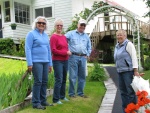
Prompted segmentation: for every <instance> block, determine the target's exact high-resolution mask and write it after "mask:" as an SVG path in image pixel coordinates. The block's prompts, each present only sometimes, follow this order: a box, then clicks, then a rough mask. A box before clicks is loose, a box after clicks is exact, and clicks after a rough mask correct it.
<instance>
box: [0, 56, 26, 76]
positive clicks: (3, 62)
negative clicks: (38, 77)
mask: <svg viewBox="0 0 150 113" xmlns="http://www.w3.org/2000/svg"><path fill="white" fill-rule="evenodd" d="M26 69H27V65H26V61H21V60H12V59H6V58H0V70H1V71H0V75H2V74H3V73H5V74H6V75H8V74H10V73H19V72H20V71H21V72H25V70H26Z"/></svg>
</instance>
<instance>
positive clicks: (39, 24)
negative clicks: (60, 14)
mask: <svg viewBox="0 0 150 113" xmlns="http://www.w3.org/2000/svg"><path fill="white" fill-rule="evenodd" d="M36 27H37V28H38V29H39V30H40V31H44V30H45V28H46V22H45V20H43V19H39V20H38V22H37V23H36Z"/></svg>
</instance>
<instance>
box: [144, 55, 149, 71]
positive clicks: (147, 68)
mask: <svg viewBox="0 0 150 113" xmlns="http://www.w3.org/2000/svg"><path fill="white" fill-rule="evenodd" d="M144 69H145V70H150V57H147V58H146V59H145V63H144Z"/></svg>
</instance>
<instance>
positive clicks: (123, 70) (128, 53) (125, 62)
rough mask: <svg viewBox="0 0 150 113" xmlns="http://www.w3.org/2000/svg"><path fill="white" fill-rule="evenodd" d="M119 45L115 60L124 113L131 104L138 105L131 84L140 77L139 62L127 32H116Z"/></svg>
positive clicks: (117, 45)
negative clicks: (134, 77) (135, 77)
mask: <svg viewBox="0 0 150 113" xmlns="http://www.w3.org/2000/svg"><path fill="white" fill-rule="evenodd" d="M116 38H117V41H118V43H117V44H116V47H115V52H114V60H115V63H116V68H117V72H118V75H119V89H120V93H121V99H122V108H123V113H125V108H126V107H127V105H128V104H129V103H136V102H137V98H136V95H135V92H134V90H133V88H132V87H131V85H130V84H131V83H132V80H133V75H134V76H140V74H139V72H138V62H137V56H136V50H135V47H134V45H133V43H132V42H131V41H129V40H128V39H127V33H126V31H125V30H123V29H120V30H118V31H117V32H116Z"/></svg>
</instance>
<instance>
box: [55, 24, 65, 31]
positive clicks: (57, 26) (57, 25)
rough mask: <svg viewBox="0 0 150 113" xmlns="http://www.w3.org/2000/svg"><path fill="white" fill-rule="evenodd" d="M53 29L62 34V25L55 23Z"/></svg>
mask: <svg viewBox="0 0 150 113" xmlns="http://www.w3.org/2000/svg"><path fill="white" fill-rule="evenodd" d="M55 29H56V32H59V33H60V32H62V29H63V23H62V22H57V23H56V25H55Z"/></svg>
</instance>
